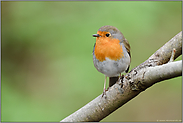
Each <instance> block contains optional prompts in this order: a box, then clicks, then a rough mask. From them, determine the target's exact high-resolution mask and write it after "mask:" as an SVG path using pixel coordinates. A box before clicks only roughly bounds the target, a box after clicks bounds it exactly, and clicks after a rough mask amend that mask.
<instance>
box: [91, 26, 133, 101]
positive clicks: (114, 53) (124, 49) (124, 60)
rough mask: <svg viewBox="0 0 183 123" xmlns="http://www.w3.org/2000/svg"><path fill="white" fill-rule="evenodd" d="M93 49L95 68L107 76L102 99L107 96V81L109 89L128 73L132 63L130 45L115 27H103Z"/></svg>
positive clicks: (95, 35) (96, 35) (98, 32)
mask: <svg viewBox="0 0 183 123" xmlns="http://www.w3.org/2000/svg"><path fill="white" fill-rule="evenodd" d="M93 37H96V43H95V44H94V48H93V63H94V66H95V68H96V69H97V70H98V71H99V72H101V73H103V74H104V75H105V81H104V90H103V94H102V97H103V96H104V95H106V88H105V86H106V79H107V77H109V87H111V86H112V85H113V84H115V83H116V81H117V80H118V77H121V73H122V72H124V71H125V72H126V73H127V72H128V70H129V67H130V62H131V55H130V45H129V43H128V41H127V39H125V37H124V36H123V34H122V33H121V32H120V31H119V30H118V29H117V28H116V27H114V26H108V25H107V26H102V27H101V28H100V29H99V30H98V31H97V34H94V35H93Z"/></svg>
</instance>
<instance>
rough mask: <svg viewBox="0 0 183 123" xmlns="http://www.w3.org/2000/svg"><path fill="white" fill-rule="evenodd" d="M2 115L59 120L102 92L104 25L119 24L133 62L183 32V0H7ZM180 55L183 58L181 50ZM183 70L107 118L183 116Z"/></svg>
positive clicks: (5, 117) (11, 118) (12, 118)
mask: <svg viewBox="0 0 183 123" xmlns="http://www.w3.org/2000/svg"><path fill="white" fill-rule="evenodd" d="M1 7H2V9H1V10H2V13H1V21H2V24H1V25H2V30H1V31H2V32H1V35H2V37H1V41H2V43H1V44H2V46H1V47H2V50H1V51H2V53H1V54H2V57H1V58H2V71H1V72H2V73H1V76H2V78H1V108H2V109H1V118H2V119H1V121H4V122H5V121H7V122H13V121H19V122H25V121H29V122H35V121H37V122H38V121H49V122H58V121H60V120H62V119H63V118H65V117H66V116H68V115H70V114H71V113H73V112H75V111H76V110H78V109H79V108H81V107H82V106H84V105H85V104H87V103H88V102H90V101H91V100H92V99H94V98H95V97H97V96H98V95H100V94H101V93H102V91H103V82H104V75H103V74H101V73H99V72H98V71H97V70H96V69H95V67H94V66H93V61H92V50H93V45H94V43H95V38H93V37H92V34H95V33H96V32H97V30H98V29H99V28H100V27H101V26H104V25H112V26H115V27H117V28H118V29H119V30H121V32H122V33H123V34H124V36H125V37H126V38H127V39H128V41H129V42H130V45H131V48H132V50H131V53H132V62H131V68H130V69H132V68H134V67H135V66H137V65H139V64H140V63H142V62H143V61H145V60H146V59H147V58H148V57H150V56H151V55H152V54H153V53H154V52H155V51H156V50H157V49H159V48H160V47H161V46H162V45H163V44H165V43H166V42H167V41H168V40H170V39H171V38H172V37H173V36H175V35H176V34H177V33H179V32H180V31H181V27H182V23H181V22H182V16H181V15H182V13H181V9H182V2H181V1H174V2H171V1H168V2H167V1H164V2H161V1H153V2H152V1H128V2H127V1H115V2H110V1H103V2H97V1H90V2H81V1H80V2H63V1H59V2H20V1H19V2H13V1H10V2H5V1H4V2H1ZM179 59H182V58H181V57H179ZM181 80H182V77H178V78H174V79H171V80H166V82H161V83H158V84H155V85H154V86H152V87H151V88H149V89H147V90H146V91H145V92H143V93H141V94H140V95H139V96H137V97H135V98H134V99H132V100H131V101H130V102H128V103H127V104H125V105H124V106H123V107H121V108H119V109H118V110H117V111H115V112H114V113H112V114H111V115H110V116H108V117H106V118H105V119H103V120H102V121H103V122H104V121H114V122H115V121H118V122H120V121H158V120H177V121H180V120H181V111H182V110H181V109H182V107H181V104H182V102H181V97H182V95H181V87H182V86H181Z"/></svg>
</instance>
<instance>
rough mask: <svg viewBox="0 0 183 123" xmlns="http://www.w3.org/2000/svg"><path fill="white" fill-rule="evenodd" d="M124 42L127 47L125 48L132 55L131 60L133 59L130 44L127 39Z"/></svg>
mask: <svg viewBox="0 0 183 123" xmlns="http://www.w3.org/2000/svg"><path fill="white" fill-rule="evenodd" d="M123 42H124V43H123V44H124V45H125V48H126V49H127V52H128V54H129V55H130V58H131V54H130V44H129V43H128V41H127V39H126V38H125V39H124V40H123Z"/></svg>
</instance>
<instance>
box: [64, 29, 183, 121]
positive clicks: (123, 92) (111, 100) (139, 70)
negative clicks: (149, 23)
mask: <svg viewBox="0 0 183 123" xmlns="http://www.w3.org/2000/svg"><path fill="white" fill-rule="evenodd" d="M174 48H175V51H176V52H175V54H174V58H175V59H176V58H177V57H178V56H180V55H181V54H182V31H181V32H180V33H178V34H177V35H176V36H174V37H173V38H172V39H171V40H170V41H168V42H167V43H166V44H165V45H164V46H162V47H161V48H160V49H159V50H157V51H156V52H155V53H154V54H153V55H152V56H151V57H149V59H147V60H146V61H145V62H143V63H142V64H140V65H139V66H137V67H135V68H134V69H132V70H131V71H130V72H129V73H128V74H126V75H125V77H124V78H123V80H120V81H118V82H117V83H116V84H114V85H113V86H112V87H110V88H109V90H108V91H107V92H106V96H105V97H103V98H102V94H101V95H99V96H98V97H96V98H95V99H94V100H92V101H91V102H89V103H88V104H86V105H85V106H83V107H82V108H80V109H79V110H77V111H76V112H74V113H73V114H71V115H70V116H68V117H66V118H65V119H63V120H62V121H61V122H83V121H84V122H87V121H100V120H102V119H103V118H105V117H106V116H108V115H109V114H110V113H112V112H113V111H115V110H116V109H118V108H119V107H121V106H122V105H124V104H125V103H127V102H128V101H130V100H131V99H132V98H134V97H135V96H137V95H138V94H139V93H140V92H142V91H144V90H145V89H147V88H148V87H150V86H152V85H153V84H155V83H157V82H160V81H163V80H166V79H171V78H174V77H178V76H181V75H182V60H181V61H176V62H169V63H167V62H168V61H169V60H170V58H171V54H172V50H173V49H174Z"/></svg>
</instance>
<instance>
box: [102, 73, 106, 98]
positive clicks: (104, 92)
mask: <svg viewBox="0 0 183 123" xmlns="http://www.w3.org/2000/svg"><path fill="white" fill-rule="evenodd" d="M106 79H107V76H105V81H104V91H103V94H102V97H103V96H104V95H106V89H105V85H106Z"/></svg>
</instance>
